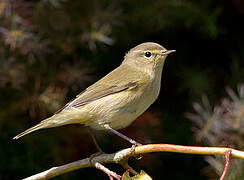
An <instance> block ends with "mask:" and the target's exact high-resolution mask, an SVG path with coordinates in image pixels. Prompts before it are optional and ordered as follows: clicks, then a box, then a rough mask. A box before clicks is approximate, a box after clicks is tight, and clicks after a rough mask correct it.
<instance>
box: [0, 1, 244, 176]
mask: <svg viewBox="0 0 244 180" xmlns="http://www.w3.org/2000/svg"><path fill="white" fill-rule="evenodd" d="M243 19H244V2H243V1H241V0H233V1H227V0H222V1H218V0H201V1H194V0H187V1H186V0H162V1H146V0H141V1H131V0H121V1H111V0H100V1H96V0H89V1H88V0H83V1H71V0H40V1H35V0H28V1H26V0H18V1H15V0H0V179H11V180H14V179H22V178H25V177H28V176H30V175H33V174H36V173H38V172H41V171H44V170H46V169H48V168H51V167H53V166H59V165H63V164H66V163H69V162H72V161H75V160H79V159H83V158H86V157H87V156H89V155H91V154H92V153H95V152H96V149H95V146H94V144H93V142H92V139H91V137H90V136H89V134H88V132H87V130H86V128H84V127H82V126H80V125H69V126H65V127H59V128H52V129H46V130H41V131H38V132H35V133H33V134H30V135H28V136H25V137H23V138H21V139H19V140H17V141H15V140H12V138H13V137H14V136H15V135H17V134H18V133H20V132H22V131H23V130H26V129H27V128H29V127H31V126H33V125H35V124H37V123H38V122H40V121H41V120H42V119H44V118H46V117H48V116H50V115H52V114H53V113H54V112H55V111H56V110H58V109H59V108H60V107H62V106H63V105H64V104H65V103H67V102H68V101H69V100H71V99H72V98H74V97H75V96H76V95H77V94H78V93H80V92H81V91H82V90H84V89H85V88H86V87H87V86H89V85H91V84H92V83H94V82H95V81H97V80H98V79H100V78H101V77H103V76H104V75H106V74H107V73H108V72H110V71H111V70H113V69H114V68H116V67H117V66H119V65H120V63H121V61H122V59H123V56H124V55H125V53H126V52H127V51H128V50H129V49H130V48H132V47H134V46H136V45H138V44H140V43H142V42H147V41H153V42H157V43H159V44H162V45H163V46H164V47H165V48H167V49H176V50H177V52H176V53H174V54H172V55H170V56H169V57H168V58H167V61H166V64H165V66H164V72H163V79H162V88H161V93H160V96H159V98H158V100H157V101H156V102H155V103H154V104H153V105H152V106H151V107H150V108H149V109H148V110H147V111H146V112H145V113H144V114H143V115H142V116H140V117H139V118H138V119H137V120H136V121H135V122H134V123H133V124H132V125H131V126H130V127H128V128H126V129H124V130H121V132H123V133H124V134H126V135H128V136H129V137H131V138H133V139H135V140H137V141H138V142H141V143H142V144H147V143H169V144H179V145H201V146H228V147H233V148H237V149H244V127H243V125H244V124H243V123H244V122H243V121H244V86H243V85H242V83H243V77H244V33H243V32H244V26H243ZM96 136H97V138H98V142H99V144H100V146H101V147H102V149H103V150H104V151H105V152H108V153H109V152H115V151H117V150H119V149H122V148H126V147H129V146H130V144H128V143H127V142H125V141H124V140H122V139H120V138H118V137H115V136H114V135H111V134H107V133H101V132H98V133H96ZM130 164H131V165H132V166H133V167H134V168H135V169H136V170H138V171H139V170H141V169H143V170H144V171H146V172H147V173H148V174H149V175H150V176H151V177H153V178H154V179H176V180H179V179H188V180H191V179H199V180H204V179H206V180H215V179H218V178H219V176H220V175H221V173H222V170H223V168H224V158H223V157H220V156H216V157H215V156H211V157H209V156H200V155H185V154H176V153H152V154H146V155H143V158H142V159H141V160H135V159H131V160H130ZM108 167H109V168H111V169H112V170H114V171H116V172H118V173H120V174H122V173H123V172H124V170H123V169H122V168H121V167H120V166H118V165H108ZM81 177H82V178H85V179H108V178H107V176H106V174H104V173H103V172H101V171H99V170H96V169H94V168H87V169H81V170H76V171H73V172H71V173H67V174H65V175H62V176H59V177H57V178H54V179H78V178H81ZM243 178H244V161H241V160H236V159H233V160H232V161H231V169H230V171H229V173H228V177H227V178H226V179H228V180H229V179H233V180H234V179H236V180H239V179H243Z"/></svg>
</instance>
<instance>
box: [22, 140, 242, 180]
mask: <svg viewBox="0 0 244 180" xmlns="http://www.w3.org/2000/svg"><path fill="white" fill-rule="evenodd" d="M130 151H131V148H127V149H123V150H120V151H118V152H116V153H113V154H101V155H98V156H96V157H93V161H94V162H99V163H100V164H106V163H121V162H124V160H126V159H128V158H129V157H130V156H132V155H131V153H130ZM228 151H231V156H232V157H235V158H239V159H244V151H239V150H235V149H232V148H224V147H198V146H180V145H172V144H148V145H142V146H136V148H135V150H134V154H135V155H137V154H145V153H151V152H176V153H185V154H201V155H226V152H228ZM86 167H93V164H92V163H91V161H90V158H86V159H82V160H79V161H75V162H72V163H69V164H66V165H63V166H58V167H53V168H51V169H49V170H46V171H44V172H41V173H39V174H36V175H33V176H30V177H28V178H26V179H25V180H39V179H49V178H52V177H55V176H58V175H61V174H64V173H67V172H70V171H74V170H76V169H80V168H86ZM227 170H228V169H227ZM226 172H227V171H226Z"/></svg>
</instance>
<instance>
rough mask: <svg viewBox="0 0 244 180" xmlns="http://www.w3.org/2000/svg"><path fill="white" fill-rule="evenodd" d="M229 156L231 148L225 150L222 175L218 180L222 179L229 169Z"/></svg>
mask: <svg viewBox="0 0 244 180" xmlns="http://www.w3.org/2000/svg"><path fill="white" fill-rule="evenodd" d="M230 156H231V150H229V151H226V152H225V168H224V171H223V174H222V176H221V177H220V180H224V179H225V176H226V174H227V172H228V170H229V167H230Z"/></svg>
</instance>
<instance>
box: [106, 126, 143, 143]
mask: <svg viewBox="0 0 244 180" xmlns="http://www.w3.org/2000/svg"><path fill="white" fill-rule="evenodd" d="M104 127H105V128H106V129H107V130H109V131H110V132H112V133H113V134H116V135H117V136H119V137H121V138H122V139H125V140H126V141H128V142H130V143H131V144H132V145H142V144H140V143H138V142H136V141H135V140H133V139H131V138H129V137H127V136H125V135H124V134H122V133H120V132H119V131H116V130H115V129H113V128H111V127H110V126H109V125H108V124H105V125H104Z"/></svg>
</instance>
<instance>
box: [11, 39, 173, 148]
mask: <svg viewBox="0 0 244 180" xmlns="http://www.w3.org/2000/svg"><path fill="white" fill-rule="evenodd" d="M174 51H175V50H166V49H165V48H164V47H163V46H161V45H159V44H157V43H152V42H146V43H142V44H140V45H138V46H136V47H134V48H132V49H131V50H130V51H129V52H128V53H127V54H126V55H125V57H124V61H123V62H122V64H121V65H120V66H119V67H117V68H116V69H115V70H113V71H112V72H110V73H109V74H107V75H106V76H105V77H103V78H102V79H100V80H99V81H97V82H96V83H94V84H93V85H91V86H90V87H88V88H86V89H85V90H84V91H83V92H82V93H81V94H79V95H78V96H77V97H76V98H75V99H74V100H73V101H71V102H69V103H68V104H66V105H65V106H64V107H63V108H62V109H60V110H59V111H58V112H56V113H55V114H54V115H53V116H51V117H49V118H47V119H45V120H43V121H41V122H40V123H39V124H37V125H36V126H34V127H32V128H30V129H27V130H26V131H24V132H22V133H20V134H19V135H17V136H15V137H14V139H18V138H20V137H22V136H24V135H26V134H28V133H31V132H33V131H36V130H39V129H43V128H51V127H57V126H62V125H66V124H73V123H80V124H84V125H86V126H89V127H91V128H93V129H96V130H110V131H112V132H114V133H115V134H117V135H119V136H122V137H123V138H124V137H126V136H124V135H122V134H120V133H119V132H117V131H116V130H115V129H121V128H124V127H127V126H129V125H130V124H131V123H132V122H133V121H134V120H135V119H136V118H137V117H138V116H139V115H141V114H142V113H143V112H144V111H146V109H147V108H148V107H149V106H150V105H151V104H152V103H153V102H154V101H155V100H156V99H157V97H158V95H159V91H160V85H161V74H162V70H163V65H164V61H165V59H166V57H167V55H168V54H170V53H172V52H174ZM126 138H127V137H126ZM127 140H129V141H130V142H131V143H133V144H134V143H136V142H135V141H133V140H131V139H129V138H127Z"/></svg>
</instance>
